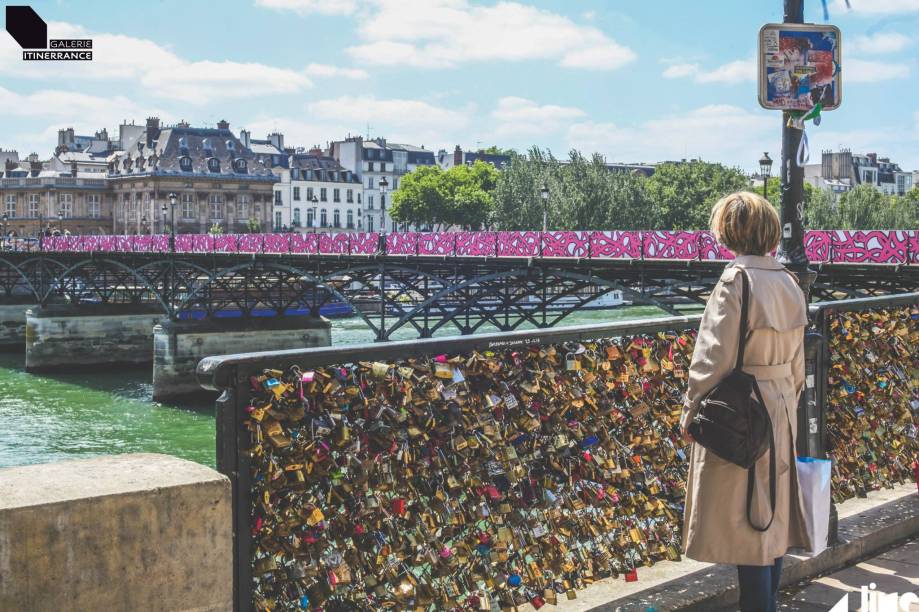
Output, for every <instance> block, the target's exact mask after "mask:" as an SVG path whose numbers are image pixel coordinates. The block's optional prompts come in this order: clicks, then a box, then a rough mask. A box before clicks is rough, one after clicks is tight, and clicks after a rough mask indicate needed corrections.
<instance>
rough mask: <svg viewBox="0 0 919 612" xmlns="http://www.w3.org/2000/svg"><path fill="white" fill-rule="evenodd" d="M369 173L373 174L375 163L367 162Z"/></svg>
mask: <svg viewBox="0 0 919 612" xmlns="http://www.w3.org/2000/svg"><path fill="white" fill-rule="evenodd" d="M367 172H373V162H372V161H369V162H367Z"/></svg>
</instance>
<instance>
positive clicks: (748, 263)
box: [734, 255, 784, 270]
mask: <svg viewBox="0 0 919 612" xmlns="http://www.w3.org/2000/svg"><path fill="white" fill-rule="evenodd" d="M734 263H735V264H737V265H739V266H741V267H744V268H759V269H760V270H781V269H782V268H783V267H784V266H783V265H782V264H780V263H779V262H778V261H777V260H776V258H775V257H773V256H772V255H740V256H738V257H736V258H734Z"/></svg>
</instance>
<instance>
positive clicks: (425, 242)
mask: <svg viewBox="0 0 919 612" xmlns="http://www.w3.org/2000/svg"><path fill="white" fill-rule="evenodd" d="M455 241H456V233H455V232H425V233H420V234H418V254H419V255H452V254H453V248H454V246H455V244H456V243H455Z"/></svg>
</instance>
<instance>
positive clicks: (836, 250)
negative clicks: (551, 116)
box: [8, 230, 919, 264]
mask: <svg viewBox="0 0 919 612" xmlns="http://www.w3.org/2000/svg"><path fill="white" fill-rule="evenodd" d="M804 244H805V251H806V253H807V256H808V259H810V260H811V261H812V262H815V263H823V262H830V263H887V264H913V263H917V262H919V231H916V230H877V231H850V230H809V231H807V232H805V237H804ZM8 246H9V247H10V248H14V249H16V250H36V249H38V248H39V245H38V243H37V241H24V240H17V241H13V242H12V244H10V245H8ZM41 248H43V249H44V250H47V251H64V252H119V253H121V252H127V253H130V252H136V253H148V252H156V253H165V252H169V251H170V243H169V237H168V236H167V235H162V234H161V235H142V236H137V235H111V236H51V237H45V238H42V240H41ZM175 250H176V251H177V252H182V253H267V254H296V255H358V256H360V255H379V254H386V255H394V256H399V255H402V256H440V257H547V258H552V257H570V258H580V259H680V260H727V259H732V258H733V255H732V254H731V253H730V251H728V250H727V249H725V248H723V247H722V246H721V245H719V244H718V243H717V241H716V240H715V238H714V236H713V235H712V233H711V232H709V231H557V232H525V231H517V232H400V233H391V234H386V235H385V241H383V240H382V237H381V234H379V233H374V232H339V233H329V232H321V233H309V234H300V233H277V234H221V235H216V236H215V235H210V234H178V235H176V236H175Z"/></svg>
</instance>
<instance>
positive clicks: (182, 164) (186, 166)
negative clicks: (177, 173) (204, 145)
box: [179, 155, 191, 172]
mask: <svg viewBox="0 0 919 612" xmlns="http://www.w3.org/2000/svg"><path fill="white" fill-rule="evenodd" d="M179 170H181V171H182V172H191V158H190V157H189V156H188V155H183V156H182V157H180V158H179Z"/></svg>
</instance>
